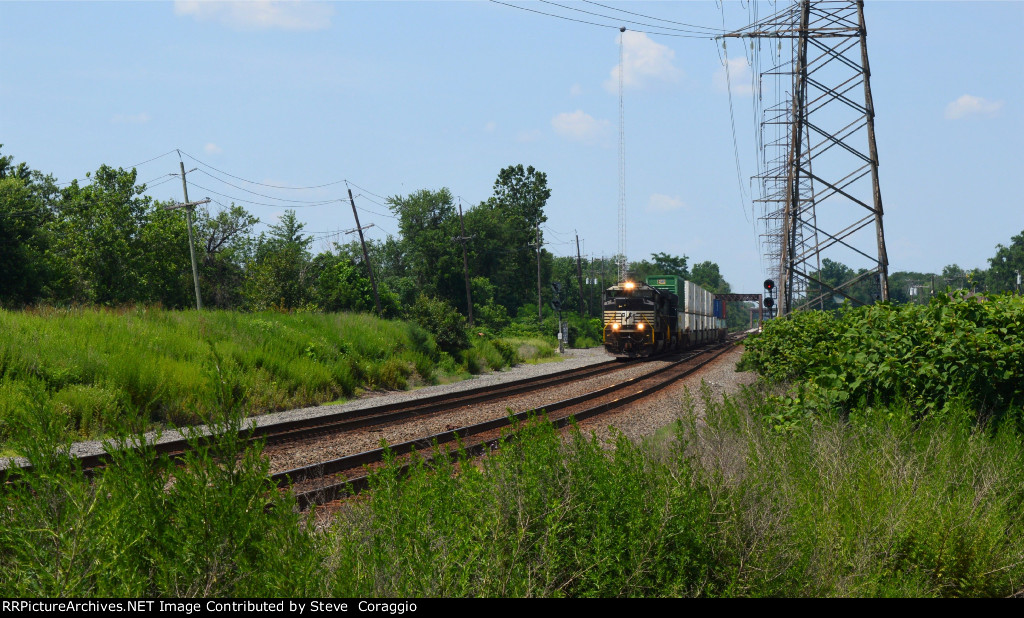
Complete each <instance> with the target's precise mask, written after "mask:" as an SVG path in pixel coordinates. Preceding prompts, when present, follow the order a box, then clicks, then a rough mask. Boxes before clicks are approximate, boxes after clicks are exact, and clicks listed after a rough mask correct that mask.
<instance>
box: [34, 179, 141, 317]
mask: <svg viewBox="0 0 1024 618" xmlns="http://www.w3.org/2000/svg"><path fill="white" fill-rule="evenodd" d="M86 176H87V177H89V178H90V179H91V181H90V183H89V184H87V185H84V186H82V185H79V184H78V181H77V180H75V181H72V183H71V185H70V186H68V187H65V188H64V189H62V190H61V191H60V200H59V202H58V203H57V204H56V208H55V213H54V215H55V218H54V221H53V223H52V226H51V230H52V234H51V242H50V246H49V249H48V257H49V259H50V263H51V267H52V269H53V279H52V285H53V289H54V295H55V300H57V301H65V302H66V301H71V302H87V303H99V304H107V305H120V304H125V303H130V302H136V301H138V300H140V299H141V298H142V297H144V296H146V294H145V293H144V291H143V289H142V287H143V285H144V281H145V277H144V275H145V273H144V270H145V268H144V267H143V261H144V259H145V257H146V256H147V250H146V239H145V238H144V235H143V228H144V226H145V225H146V223H147V220H148V219H149V217H150V215H151V214H152V211H153V204H152V200H151V199H150V198H149V197H146V196H144V195H142V193H143V191H145V187H144V186H136V184H135V180H136V172H135V170H131V171H126V170H123V169H114V168H111V167H108V166H106V165H102V166H100V168H99V169H98V170H96V172H95V174H87V175H86Z"/></svg>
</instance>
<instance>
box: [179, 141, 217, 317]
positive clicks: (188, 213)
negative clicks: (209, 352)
mask: <svg viewBox="0 0 1024 618" xmlns="http://www.w3.org/2000/svg"><path fill="white" fill-rule="evenodd" d="M178 165H180V166H181V190H182V192H183V193H184V194H185V203H184V204H183V206H184V208H185V221H186V222H187V223H188V252H189V255H191V256H192V283H194V284H195V286H196V311H202V310H203V299H202V297H201V296H200V295H199V266H197V265H196V245H195V241H194V240H193V239H192V208H194V206H195V205H194V204H192V203H191V202H189V201H188V183H187V182H185V173H186V172H185V162H184V161H178ZM196 169H198V168H192V169H190V170H189V171H190V172H194V171H195V170H196ZM209 201H210V200H209V198H207V200H206V202H209ZM206 202H202V203H206Z"/></svg>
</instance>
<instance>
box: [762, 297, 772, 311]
mask: <svg viewBox="0 0 1024 618" xmlns="http://www.w3.org/2000/svg"><path fill="white" fill-rule="evenodd" d="M764 306H765V307H767V308H769V309H771V308H772V307H774V306H775V299H774V298H772V297H771V296H769V297H768V298H766V299H764Z"/></svg>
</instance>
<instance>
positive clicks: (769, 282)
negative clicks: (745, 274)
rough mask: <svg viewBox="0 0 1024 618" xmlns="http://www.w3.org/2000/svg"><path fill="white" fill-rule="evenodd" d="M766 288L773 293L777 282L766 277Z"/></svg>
mask: <svg viewBox="0 0 1024 618" xmlns="http://www.w3.org/2000/svg"><path fill="white" fill-rule="evenodd" d="M764 289H766V290H768V293H769V294H771V293H772V291H773V290H775V282H774V281H772V280H771V279H765V280H764Z"/></svg>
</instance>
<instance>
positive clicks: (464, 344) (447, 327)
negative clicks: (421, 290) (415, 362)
mask: <svg viewBox="0 0 1024 618" xmlns="http://www.w3.org/2000/svg"><path fill="white" fill-rule="evenodd" d="M411 317H412V319H413V320H415V321H416V322H417V323H418V324H419V325H420V326H422V327H423V328H425V329H426V330H427V331H428V332H430V333H432V334H433V335H434V338H435V339H436V340H437V345H438V347H440V348H441V349H442V350H444V351H445V352H447V353H449V354H457V353H458V352H459V351H461V350H466V349H468V348H469V337H468V336H467V335H466V320H465V318H463V317H462V314H460V313H459V312H458V311H456V309H455V307H452V306H451V304H449V303H448V301H446V300H442V299H438V298H431V297H430V296H427V295H426V294H420V295H419V297H418V298H417V299H416V304H415V305H413V308H412V315H411Z"/></svg>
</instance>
